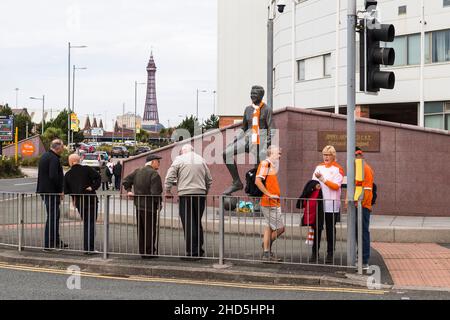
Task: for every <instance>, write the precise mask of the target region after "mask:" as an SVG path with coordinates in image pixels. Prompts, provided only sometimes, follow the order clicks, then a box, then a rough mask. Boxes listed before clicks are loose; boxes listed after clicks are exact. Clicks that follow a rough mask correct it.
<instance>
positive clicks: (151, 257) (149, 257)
mask: <svg viewBox="0 0 450 320" xmlns="http://www.w3.org/2000/svg"><path fill="white" fill-rule="evenodd" d="M141 258H142V259H144V260H152V259H156V258H158V257H157V256H141Z"/></svg>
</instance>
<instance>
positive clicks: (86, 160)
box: [81, 153, 106, 170]
mask: <svg viewBox="0 0 450 320" xmlns="http://www.w3.org/2000/svg"><path fill="white" fill-rule="evenodd" d="M104 163H106V159H105V156H104V155H103V154H95V153H86V154H84V155H83V156H82V158H81V165H82V166H88V167H92V168H94V169H97V170H100V167H101V166H102V165H103V164H104Z"/></svg>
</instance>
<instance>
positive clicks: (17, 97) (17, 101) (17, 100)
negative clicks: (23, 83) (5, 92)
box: [14, 88, 20, 109]
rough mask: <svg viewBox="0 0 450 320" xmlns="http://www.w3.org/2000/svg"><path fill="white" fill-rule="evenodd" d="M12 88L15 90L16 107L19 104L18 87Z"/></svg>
mask: <svg viewBox="0 0 450 320" xmlns="http://www.w3.org/2000/svg"><path fill="white" fill-rule="evenodd" d="M14 90H16V109H17V108H18V105H19V90H20V89H19V88H15V89H14Z"/></svg>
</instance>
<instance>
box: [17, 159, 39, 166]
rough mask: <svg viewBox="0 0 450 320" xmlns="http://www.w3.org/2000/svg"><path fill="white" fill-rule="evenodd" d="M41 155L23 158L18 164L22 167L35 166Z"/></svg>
mask: <svg viewBox="0 0 450 320" xmlns="http://www.w3.org/2000/svg"><path fill="white" fill-rule="evenodd" d="M40 159H41V157H35V158H23V159H22V160H21V161H20V165H21V166H22V167H37V166H38V164H39V160H40Z"/></svg>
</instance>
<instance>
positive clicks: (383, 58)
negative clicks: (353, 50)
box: [359, 1, 395, 92]
mask: <svg viewBox="0 0 450 320" xmlns="http://www.w3.org/2000/svg"><path fill="white" fill-rule="evenodd" d="M373 2H376V1H373ZM375 5H376V4H375ZM372 10H373V5H372ZM359 34H360V46H359V50H360V90H361V91H364V92H379V91H380V89H381V88H383V89H394V86H395V74H394V73H393V72H387V71H380V65H385V66H392V65H393V64H394V62H395V51H394V49H392V48H385V47H380V41H383V42H392V41H394V38H395V27H394V26H393V25H392V24H380V23H379V21H378V19H377V18H376V17H374V16H371V15H367V16H366V18H364V19H361V21H360V28H359Z"/></svg>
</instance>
